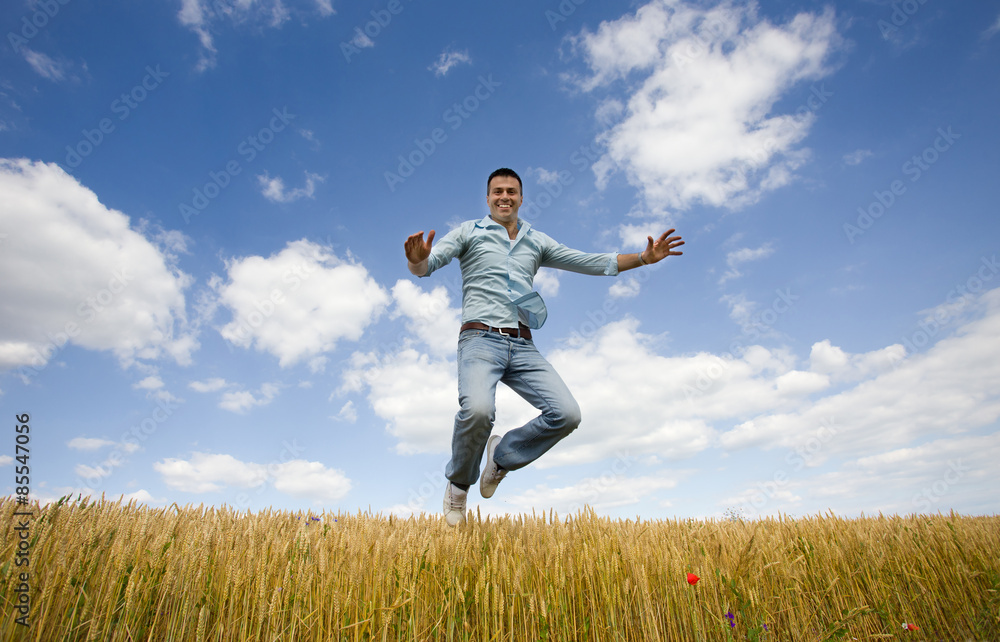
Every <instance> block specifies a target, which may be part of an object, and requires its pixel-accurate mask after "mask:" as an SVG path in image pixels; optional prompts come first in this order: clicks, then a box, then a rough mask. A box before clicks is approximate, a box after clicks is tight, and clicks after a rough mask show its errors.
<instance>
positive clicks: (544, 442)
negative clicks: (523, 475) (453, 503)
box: [493, 341, 580, 470]
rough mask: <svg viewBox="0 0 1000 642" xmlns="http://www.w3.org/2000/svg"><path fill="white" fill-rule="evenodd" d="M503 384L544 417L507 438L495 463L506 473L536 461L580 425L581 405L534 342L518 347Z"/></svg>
mask: <svg viewBox="0 0 1000 642" xmlns="http://www.w3.org/2000/svg"><path fill="white" fill-rule="evenodd" d="M503 382H504V383H505V384H507V385H508V386H510V388H511V389H512V390H513V391H514V392H516V393H517V394H519V395H521V397H523V398H524V399H525V401H527V402H528V403H530V404H531V405H532V406H534V407H535V408H538V409H539V410H540V411H541V414H540V415H538V416H537V417H535V418H534V419H532V420H531V421H529V422H528V423H526V424H524V425H523V426H521V427H520V428H515V429H514V430H511V431H510V432H508V433H507V434H506V435H504V437H503V440H501V442H500V445H498V446H497V447H496V450H495V451H494V456H493V459H494V461H496V463H497V465H499V466H500V467H501V468H503V469H505V470H517V469H518V468H523V467H524V466H527V465H528V464H530V463H531V462H533V461H535V460H536V459H538V458H539V457H541V456H542V454H544V453H545V452H546V451H548V450H549V449H550V448H552V446H554V445H556V443H558V442H559V440H560V439H562V438H563V437H565V436H566V435H568V434H569V433H571V432H573V431H574V430H575V429H576V427H577V426H579V425H580V405H579V404H577V402H576V400H575V399H574V398H573V395H572V393H570V391H569V388H567V387H566V384H565V383H564V382H563V380H562V377H560V376H559V373H557V372H556V370H555V368H553V367H552V364H550V363H549V362H548V361H546V360H545V358H544V357H542V355H541V354H540V353H539V352H538V350H537V349H536V348H535V345H534V344H533V343H531V342H530V341H521V342H517V343H515V344H514V350H513V354H512V356H511V362H510V367H509V368H508V371H507V374H506V376H504V378H503Z"/></svg>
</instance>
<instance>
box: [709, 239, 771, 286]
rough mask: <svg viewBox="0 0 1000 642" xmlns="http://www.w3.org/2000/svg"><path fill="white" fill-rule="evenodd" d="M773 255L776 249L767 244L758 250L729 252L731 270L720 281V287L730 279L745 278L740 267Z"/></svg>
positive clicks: (727, 256) (727, 259)
mask: <svg viewBox="0 0 1000 642" xmlns="http://www.w3.org/2000/svg"><path fill="white" fill-rule="evenodd" d="M772 254H774V248H772V247H771V244H770V243H766V244H764V245H762V246H760V247H758V248H749V247H743V248H740V249H738V250H733V251H732V252H729V253H728V254H726V265H727V266H728V267H729V269H728V270H726V272H725V274H723V275H722V277H721V278H720V279H719V285H722V284H723V283H725V282H726V281H729V280H730V279H737V278H739V277H741V276H743V273H742V272H740V265H742V264H744V263H749V262H750V261H759V260H760V259H763V258H767V257H769V256H771V255H772Z"/></svg>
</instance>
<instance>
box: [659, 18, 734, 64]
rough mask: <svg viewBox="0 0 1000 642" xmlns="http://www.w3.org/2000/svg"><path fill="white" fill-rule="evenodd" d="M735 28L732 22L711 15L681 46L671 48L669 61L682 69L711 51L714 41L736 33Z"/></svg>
mask: <svg viewBox="0 0 1000 642" xmlns="http://www.w3.org/2000/svg"><path fill="white" fill-rule="evenodd" d="M737 26H738V25H737V23H735V22H733V21H730V20H723V19H720V18H719V17H718V16H715V15H713V16H712V19H711V20H706V21H705V22H704V24H703V25H700V26H699V28H698V30H697V31H696V32H694V33H692V34H691V36H690V37H689V38H685V39H684V41H683V43H682V44H681V45H679V46H677V47H671V51H670V59H671V60H672V61H673V62H674V64H675V65H677V66H678V67H680V68H682V69H683V68H684V67H686V66H687V65H689V64H691V63H692V62H694V61H695V60H697V59H698V58H701V57H702V56H704V55H705V54H706V53H708V52H709V51H711V50H712V45H713V44H714V43H715V41H716V40H721V39H722V38H723V37H724V36H725V35H726V34H730V33H736V31H737V29H736V27H737ZM710 36H711V37H710ZM720 49H721V47H720Z"/></svg>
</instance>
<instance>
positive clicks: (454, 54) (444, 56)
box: [427, 50, 472, 76]
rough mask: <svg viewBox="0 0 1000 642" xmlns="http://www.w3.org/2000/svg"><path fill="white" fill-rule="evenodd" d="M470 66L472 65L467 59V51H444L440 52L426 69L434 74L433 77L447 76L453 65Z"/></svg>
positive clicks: (470, 60)
mask: <svg viewBox="0 0 1000 642" xmlns="http://www.w3.org/2000/svg"><path fill="white" fill-rule="evenodd" d="M462 64H464V65H470V64H472V59H471V58H469V52H468V51H448V50H445V51H443V52H441V55H440V56H438V59H437V61H435V62H434V63H433V64H432V65H431V66H430V67H428V68H427V69H428V70H430V71H433V72H434V75H435V76H444V75H445V74H447V73H448V72H449V71H450V70H451V68H452V67H454V66H455V65H462Z"/></svg>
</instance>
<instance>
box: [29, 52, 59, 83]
mask: <svg viewBox="0 0 1000 642" xmlns="http://www.w3.org/2000/svg"><path fill="white" fill-rule="evenodd" d="M24 59H25V60H27V61H28V64H29V65H31V68H32V69H34V70H35V72H36V73H37V74H38V75H39V76H41V77H42V78H45V79H47V80H51V81H53V82H56V81H60V80H63V79H65V78H66V65H65V64H64V63H61V62H57V61H55V60H53V59H52V58H51V57H50V56H47V55H45V54H43V53H39V52H37V51H32V50H31V49H27V48H25V49H24Z"/></svg>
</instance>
